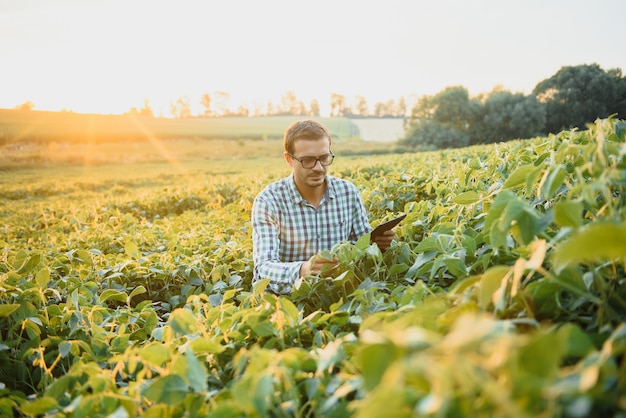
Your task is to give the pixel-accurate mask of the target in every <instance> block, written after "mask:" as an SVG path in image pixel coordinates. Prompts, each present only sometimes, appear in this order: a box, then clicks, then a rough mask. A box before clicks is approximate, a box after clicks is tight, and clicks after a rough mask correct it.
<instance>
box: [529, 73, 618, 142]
mask: <svg viewBox="0 0 626 418" xmlns="http://www.w3.org/2000/svg"><path fill="white" fill-rule="evenodd" d="M624 85H626V79H625V78H623V77H621V73H615V72H613V73H612V72H605V71H604V70H602V68H600V66H599V65H598V64H591V65H577V66H565V67H562V68H561V69H560V70H559V71H558V72H557V73H556V74H554V75H553V76H552V77H550V78H548V79H546V80H543V81H542V82H540V83H539V84H537V86H536V87H535V88H534V90H533V94H534V95H535V96H537V99H538V100H539V101H540V102H542V103H545V104H546V112H547V122H546V129H547V131H548V132H557V131H559V130H561V129H571V128H584V127H585V124H587V123H589V122H591V121H594V120H595V119H597V118H606V117H607V116H609V115H611V114H612V113H619V114H620V117H623V116H624V114H626V107H624V104H625V103H624V99H625V98H626V97H624V96H623V92H624ZM620 90H621V93H622V97H620V96H619V93H620ZM620 102H621V103H620Z"/></svg>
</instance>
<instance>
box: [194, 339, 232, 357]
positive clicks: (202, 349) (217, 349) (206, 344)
mask: <svg viewBox="0 0 626 418" xmlns="http://www.w3.org/2000/svg"><path fill="white" fill-rule="evenodd" d="M189 346H190V347H191V348H192V349H193V351H194V353H209V354H219V353H222V352H224V351H225V350H226V347H224V346H223V345H221V344H220V343H219V342H217V341H213V340H211V339H209V338H202V337H200V338H194V339H193V340H191V341H190V342H189Z"/></svg>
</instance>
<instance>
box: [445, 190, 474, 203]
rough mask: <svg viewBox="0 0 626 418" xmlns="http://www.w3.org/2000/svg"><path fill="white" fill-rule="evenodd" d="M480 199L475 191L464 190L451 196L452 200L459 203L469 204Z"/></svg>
mask: <svg viewBox="0 0 626 418" xmlns="http://www.w3.org/2000/svg"><path fill="white" fill-rule="evenodd" d="M479 200H480V195H479V194H478V193H476V192H475V191H469V192H464V193H461V194H458V195H456V196H454V197H453V198H452V201H453V202H454V203H456V204H459V205H470V204H472V203H476V202H478V201H479Z"/></svg>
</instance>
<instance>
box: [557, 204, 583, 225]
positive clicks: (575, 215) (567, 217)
mask: <svg viewBox="0 0 626 418" xmlns="http://www.w3.org/2000/svg"><path fill="white" fill-rule="evenodd" d="M583 208H584V207H583V204H582V203H580V202H573V201H571V200H564V201H562V202H558V203H557V204H556V205H554V221H555V222H556V223H557V224H558V225H559V226H561V227H565V226H573V227H577V226H580V225H582V223H583V218H582V215H583Z"/></svg>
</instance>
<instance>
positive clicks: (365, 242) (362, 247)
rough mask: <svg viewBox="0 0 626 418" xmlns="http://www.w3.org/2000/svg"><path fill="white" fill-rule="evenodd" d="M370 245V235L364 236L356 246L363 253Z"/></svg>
mask: <svg viewBox="0 0 626 418" xmlns="http://www.w3.org/2000/svg"><path fill="white" fill-rule="evenodd" d="M369 245H370V234H364V235H363V236H361V238H359V239H358V241H357V242H356V244H354V246H355V247H356V248H358V249H359V250H361V251H365V250H366V249H367V247H369Z"/></svg>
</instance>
